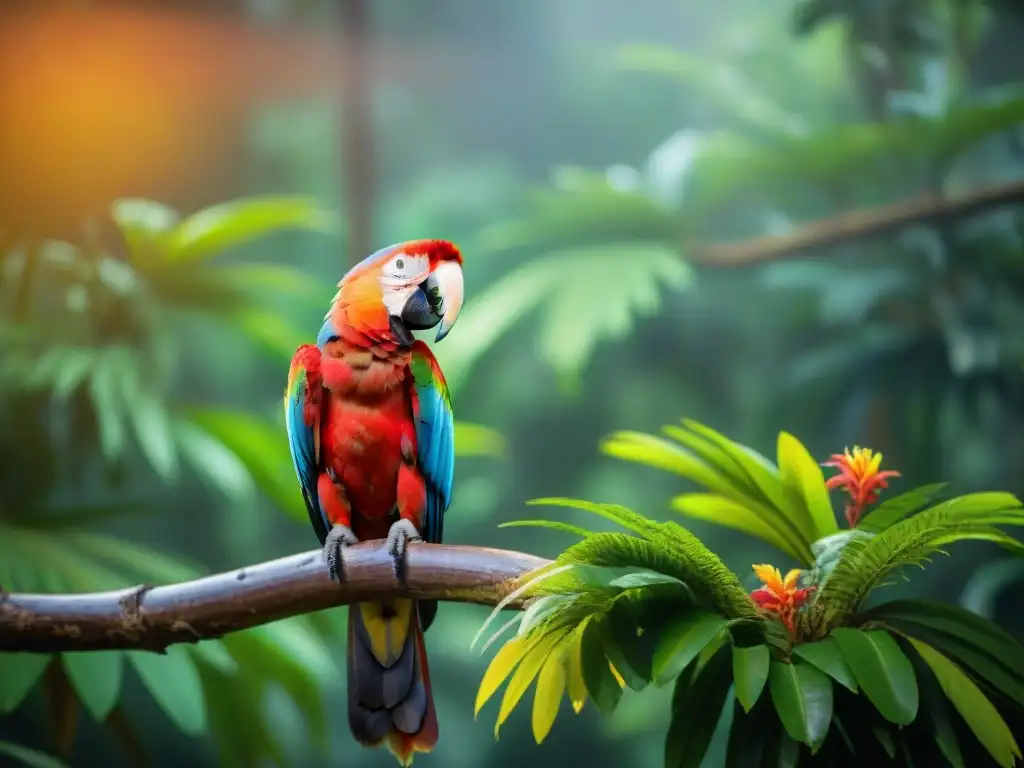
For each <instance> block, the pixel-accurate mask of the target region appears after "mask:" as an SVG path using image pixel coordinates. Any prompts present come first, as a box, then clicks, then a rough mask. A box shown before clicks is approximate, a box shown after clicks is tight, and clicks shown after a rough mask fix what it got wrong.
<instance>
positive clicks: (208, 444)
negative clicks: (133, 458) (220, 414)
mask: <svg viewBox="0 0 1024 768" xmlns="http://www.w3.org/2000/svg"><path fill="white" fill-rule="evenodd" d="M173 428H174V438H175V440H176V441H177V443H178V447H179V449H180V452H181V456H182V457H183V458H184V459H185V461H187V462H188V463H189V464H190V465H191V466H192V468H193V469H194V470H195V471H196V473H198V475H199V477H200V479H201V480H203V481H204V482H205V483H206V484H207V485H208V486H212V487H213V488H214V489H215V490H217V491H219V492H220V493H223V494H224V495H225V496H227V497H228V498H229V499H231V500H232V501H235V502H237V503H239V504H253V503H254V501H255V499H256V483H255V481H254V480H253V478H252V475H250V474H249V470H248V468H247V467H246V465H245V464H244V463H243V462H242V460H241V459H239V458H238V455H237V454H236V453H235V452H234V451H232V450H231V449H230V448H228V447H227V446H226V445H225V444H224V443H223V442H221V441H220V440H218V439H217V438H216V437H215V436H213V435H211V434H210V433H209V432H207V431H206V430H205V429H203V428H201V427H199V426H197V425H196V424H193V423H192V422H191V421H189V420H188V419H187V418H176V419H175V420H174V426H173Z"/></svg>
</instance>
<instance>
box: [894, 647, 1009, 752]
mask: <svg viewBox="0 0 1024 768" xmlns="http://www.w3.org/2000/svg"><path fill="white" fill-rule="evenodd" d="M908 639H909V641H910V644H911V645H912V646H913V647H914V650H916V651H917V652H918V654H919V655H920V656H921V659H922V660H923V661H924V662H925V663H926V664H927V665H928V666H929V667H930V668H931V670H932V672H933V673H934V674H935V677H936V679H937V680H938V682H939V685H940V686H941V687H942V691H943V693H945V694H946V697H947V698H948V699H949V700H950V701H951V702H953V706H954V707H955V708H956V710H957V712H959V713H960V716H961V717H963V719H964V722H966V723H967V725H968V726H969V727H970V729H971V731H973V732H974V735H975V736H977V737H978V741H980V742H981V743H982V745H984V747H985V749H987V750H988V752H989V754H990V755H992V757H993V758H994V759H995V760H996V762H997V763H999V765H1001V766H1003V768H1013V766H1014V764H1015V763H1016V759H1018V758H1020V757H1021V751H1020V747H1018V746H1017V742H1016V740H1015V739H1014V738H1013V734H1012V733H1011V732H1010V729H1009V728H1008V727H1007V725H1006V722H1005V721H1004V720H1003V718H1002V717H1000V715H999V712H998V711H997V710H996V708H995V707H994V706H993V705H992V702H991V701H989V700H988V698H986V697H985V695H984V694H983V693H982V692H981V691H980V690H979V689H978V686H976V685H975V684H974V682H973V681H972V680H971V679H970V678H969V677H968V676H967V675H966V674H964V672H963V670H961V669H960V668H959V667H958V666H957V665H956V664H954V663H953V662H952V661H950V660H949V659H947V658H946V657H945V656H943V655H942V654H941V653H939V652H938V651H936V650H935V649H934V648H932V647H931V646H929V645H927V644H926V643H923V642H921V641H920V640H915V639H914V638H908Z"/></svg>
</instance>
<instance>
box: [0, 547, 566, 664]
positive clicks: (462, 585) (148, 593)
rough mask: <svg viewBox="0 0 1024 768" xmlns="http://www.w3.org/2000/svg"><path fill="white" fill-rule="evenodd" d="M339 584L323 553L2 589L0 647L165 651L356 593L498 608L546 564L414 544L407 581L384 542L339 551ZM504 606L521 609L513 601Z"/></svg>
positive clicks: (515, 555) (349, 599) (357, 596)
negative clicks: (99, 582)
mask: <svg viewBox="0 0 1024 768" xmlns="http://www.w3.org/2000/svg"><path fill="white" fill-rule="evenodd" d="M344 556H345V564H344V573H345V579H344V583H342V584H341V585H339V584H336V583H333V582H331V580H330V579H329V578H328V576H327V570H326V569H325V567H324V564H323V559H322V557H321V553H320V551H319V550H314V551H312V552H305V553H302V554H298V555H291V556H289V557H284V558H281V559H279V560H272V561H270V562H267V563H260V564H258V565H252V566H248V567H246V568H240V569H238V570H235V571H228V572H226V573H219V574H216V575H213V576H207V577H205V578H202V579H196V580H195V581H187V582H183V583H181V584H171V585H167V586H160V587H147V586H139V587H132V588H129V589H123V590H118V591H113V592H97V593H90V594H71V595H42V594H17V593H10V594H6V593H4V594H0V651H34V652H54V651H90V650H105V649H113V648H122V649H143V650H151V651H163V650H164V649H165V648H167V646H169V645H172V644H174V643H194V642H197V641H199V640H205V639H210V638H215V637H220V636H222V635H225V634H228V633H229V632H236V631H238V630H242V629H248V628H250V627H255V626H259V625H261V624H268V623H270V622H272V621H276V620H278V619H283V618H286V617H288V616H296V615H299V614H303V613H311V612H313V611H319V610H322V609H324V608H331V607H333V606H338V605H346V604H349V603H356V602H359V601H362V600H370V599H385V598H391V597H418V598H430V599H436V600H446V601H454V602H468V603H480V604H484V605H497V604H498V603H499V602H500V601H501V600H502V599H503V598H505V597H506V596H507V595H509V594H510V593H511V592H512V591H513V590H514V589H515V588H516V587H517V586H518V584H519V578H520V577H521V576H522V575H523V574H524V573H526V572H528V571H532V570H534V569H536V568H539V567H541V566H544V565H546V564H547V563H548V562H549V561H548V560H544V559H543V558H539V557H534V556H533V555H527V554H524V553H521V552H510V551H507V550H501V549H486V548H483V547H468V546H451V545H440V544H411V545H409V548H408V552H407V559H406V564H407V565H406V585H405V586H402V585H401V584H399V583H398V581H397V580H396V579H395V576H394V574H393V572H392V565H391V564H392V561H391V557H390V555H388V553H387V551H386V550H385V549H384V542H364V543H362V544H358V545H356V546H354V547H350V548H349V549H347V550H345V554H344ZM510 607H515V608H518V607H519V605H518V604H511V606H510Z"/></svg>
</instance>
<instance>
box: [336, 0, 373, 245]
mask: <svg viewBox="0 0 1024 768" xmlns="http://www.w3.org/2000/svg"><path fill="white" fill-rule="evenodd" d="M370 13H371V10H370V4H369V2H368V0H344V2H343V3H342V6H341V21H342V41H343V44H344V46H345V57H344V61H345V68H344V72H343V73H342V75H343V77H342V99H341V104H342V115H341V125H342V134H343V137H342V141H343V145H342V162H343V165H344V167H343V169H342V170H343V177H344V178H343V181H344V195H345V209H346V213H347V218H348V228H349V241H348V242H349V253H348V261H349V264H354V263H356V262H357V261H359V260H360V259H362V258H363V257H365V256H367V255H369V254H370V253H371V252H372V251H373V225H374V202H375V201H374V197H375V185H374V177H375V170H376V169H375V167H374V154H373V103H372V85H373V83H372V80H373V78H372V76H371V72H372V67H371V51H372V41H371V34H372V32H371V20H370Z"/></svg>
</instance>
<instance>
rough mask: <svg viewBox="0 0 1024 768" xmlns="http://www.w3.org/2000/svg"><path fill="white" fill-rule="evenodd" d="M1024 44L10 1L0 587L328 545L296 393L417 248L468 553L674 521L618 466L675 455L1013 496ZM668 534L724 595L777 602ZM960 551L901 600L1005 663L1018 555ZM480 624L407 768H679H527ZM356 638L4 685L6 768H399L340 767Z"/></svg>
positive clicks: (652, 1) (453, 635)
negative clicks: (558, 510)
mask: <svg viewBox="0 0 1024 768" xmlns="http://www.w3.org/2000/svg"><path fill="white" fill-rule="evenodd" d="M1022 44H1024V14H1022V13H1021V6H1020V5H1019V4H1017V3H1015V2H1012V1H1011V0H998V1H997V0H990V1H989V2H980V1H979V0H884V1H882V0H798V1H796V2H794V1H793V0H778V1H777V2H765V1H764V0H718V2H715V3H692V2H691V3H685V2H681V1H680V0H644V1H643V2H634V3H622V2H616V0H554V1H551V0H547V1H543V2H542V1H541V0H519V2H515V3H497V2H471V1H470V0H434V1H433V2H430V3H416V2H409V1H408V0H405V1H404V2H403V1H402V0H377V2H373V3H371V2H369V0H220V1H219V2H200V1H199V0H194V1H190V2H185V1H183V0H175V1H174V2H167V1H163V0H161V1H157V0H154V1H153V2H142V1H141V0H136V1H135V2H114V1H113V0H111V1H109V2H104V1H102V0H95V1H92V2H87V1H85V0H80V1H77V2H71V1H68V2H43V1H42V0H29V1H28V2H16V1H15V0H5V2H4V3H3V6H2V9H0V235H2V243H0V291H2V293H0V295H2V299H0V308H2V311H0V315H2V319H0V344H2V345H3V350H2V364H0V373H2V376H0V413H2V416H0V443H2V445H3V453H2V461H0V584H2V585H3V588H4V589H7V590H19V591H56V592H59V591H84V590H94V589H105V588H111V587H119V586H126V585H131V584H137V583H141V582H151V583H164V582H169V581H174V580H180V579H185V578H189V577H190V576H193V575H196V574H203V573H209V572H213V571H217V570H222V569H228V568H233V567H237V566H242V565H245V564H248V563H253V562H258V561H261V560H265V559H271V558H275V557H279V556H283V555H286V554H291V553H293V552H297V551H302V550H307V549H312V548H313V547H314V546H315V545H316V540H315V537H314V535H313V532H312V530H311V528H310V526H309V523H308V520H307V519H306V514H305V511H304V509H303V507H302V503H301V498H300V495H299V493H298V489H297V487H296V485H295V481H294V478H293V474H292V468H291V465H290V463H289V460H288V456H287V445H286V440H285V435H284V427H283V421H282V419H281V414H280V410H281V405H280V398H281V393H282V390H283V386H284V380H285V377H286V372H287V367H288V361H289V358H290V356H291V353H292V351H293V350H294V348H295V346H297V345H298V344H299V343H300V342H302V341H307V340H311V339H312V338H313V337H314V335H315V333H316V331H317V329H318V328H319V326H320V322H321V319H322V317H323V313H324V311H325V310H326V307H327V303H328V301H329V299H330V297H331V295H332V292H333V285H334V283H335V282H336V281H337V280H338V279H339V278H340V276H341V274H342V273H343V272H344V270H345V269H347V267H348V266H349V265H351V264H352V263H354V261H356V260H358V259H360V258H362V257H363V256H365V255H367V254H368V253H370V252H372V251H373V250H376V249H377V248H379V247H381V246H384V245H387V244H389V243H392V242H396V241H400V240H404V239H412V238H419V237H442V238H448V239H451V240H454V241H455V242H456V243H458V244H459V245H460V246H461V247H462V249H463V251H464V253H465V257H466V268H465V272H466V280H467V296H468V305H467V306H466V308H465V309H464V311H463V314H462V316H461V318H460V321H459V323H458V325H457V326H456V327H455V330H454V331H453V332H452V334H451V335H450V336H449V337H448V338H447V339H446V340H445V341H444V342H442V343H441V344H440V345H438V346H437V347H436V351H437V354H438V356H439V358H440V360H441V363H442V366H443V367H444V369H445V372H446V374H447V376H448V380H449V383H450V384H451V386H452V388H453V397H454V404H455V410H456V417H457V419H458V420H459V422H460V423H459V432H458V436H457V443H458V452H459V457H458V460H457V469H456V487H455V494H454V501H453V505H452V507H451V509H450V511H449V513H448V517H447V520H448V522H447V523H446V528H445V537H446V540H447V541H449V542H452V543H474V544H481V545H489V546H499V547H505V548H512V549H521V550H526V551H529V552H533V553H536V554H539V555H544V556H553V555H555V554H556V553H557V552H558V551H560V549H561V548H562V547H564V546H565V545H566V544H567V543H568V541H566V539H565V537H563V536H562V535H561V534H559V533H558V532H557V531H550V532H538V531H537V530H535V529H522V528H510V529H499V528H498V524H499V523H502V522H507V521H509V520H513V519H516V518H524V517H535V516H536V515H535V514H531V512H533V510H530V509H528V508H527V507H526V506H525V505H524V502H526V501H527V500H529V499H532V498H536V497H541V496H578V497H584V498H589V499H593V500H595V501H602V502H616V503H621V504H625V505H627V506H629V507H631V508H633V509H635V510H637V511H640V512H642V513H644V514H646V515H648V516H652V517H655V518H659V519H669V518H672V517H675V518H676V519H679V520H681V521H682V518H680V517H679V515H678V513H676V512H674V511H673V509H672V507H671V500H672V498H673V497H674V496H675V495H678V494H680V493H683V492H685V491H691V490H693V488H692V486H688V485H687V483H686V482H685V481H683V480H682V479H681V478H677V477H674V476H673V475H672V474H671V473H670V472H666V471H663V470H659V469H656V468H652V467H647V466H643V465H641V464H638V463H636V462H628V461H623V460H622V459H621V458H617V457H615V456H611V455H608V454H607V453H605V452H602V450H601V445H602V440H603V439H604V438H606V437H607V436H608V435H609V434H611V433H613V432H615V431H617V430H638V431H642V432H648V433H657V432H658V431H659V430H660V429H661V427H662V426H663V425H666V424H673V423H678V420H679V419H680V418H683V417H686V418H693V419H696V420H698V421H700V422H703V423H705V424H707V425H709V426H711V427H713V428H715V429H716V430H719V431H720V432H723V433H724V434H726V435H728V436H729V437H730V438H732V439H734V440H737V441H739V442H741V443H744V444H748V445H751V446H752V447H755V448H757V449H758V450H760V451H761V452H763V453H766V454H767V455H774V446H775V439H776V435H777V434H778V432H779V431H780V430H783V429H784V430H787V431H789V432H792V433H793V434H795V435H797V436H798V437H799V438H800V439H801V440H802V441H804V442H805V443H806V444H807V445H808V447H809V448H810V449H811V450H812V452H813V453H814V455H815V456H816V457H819V460H821V461H824V460H826V459H827V457H828V455H829V454H830V453H832V452H836V451H841V450H842V449H843V448H844V447H845V446H851V447H852V446H853V445H855V444H860V445H865V444H866V445H870V446H872V447H873V448H875V449H877V450H881V451H882V452H884V454H885V466H886V467H887V468H890V469H898V470H900V471H901V472H902V473H903V477H902V478H901V479H898V480H896V481H895V482H894V487H895V488H910V487H912V486H914V485H917V484H921V483H926V482H935V481H949V482H950V483H952V484H953V488H954V490H955V492H957V493H964V492H968V491H972V490H984V489H1004V490H1008V491H1011V492H1014V493H1018V494H1019V493H1022V492H1024V480H1022V473H1021V468H1022V462H1024V388H1022V383H1024V382H1022V379H1024V369H1022V366H1024V239H1022V238H1024V215H1022V206H1021V204H1022V203H1024V92H1022V91H1021V90H1019V88H1018V86H1019V84H1020V82H1021V78H1022V76H1024V56H1021V55H1020V54H1019V53H1018V51H1019V50H1020V49H1019V47H1018V46H1021V45H1022ZM307 200H312V201H313V206H311V204H310V203H308V202H306V201H307ZM211 206H212V207H211ZM200 211H201V212H202V214H201V215H199V216H195V217H192V215H193V214H195V213H197V212H200ZM566 518H567V519H568V520H569V521H570V522H571V521H572V514H571V513H568V514H567V515H566ZM684 522H685V524H686V525H688V526H689V527H690V528H691V529H692V530H693V531H695V532H696V533H697V534H698V535H699V536H701V537H702V538H703V539H704V540H705V541H706V542H707V543H708V545H709V546H711V547H712V549H714V550H716V551H717V552H719V553H720V554H722V555H723V557H724V558H725V559H726V561H727V562H728V563H729V564H730V565H731V566H732V567H733V568H734V569H735V570H736V571H737V572H738V573H740V574H741V575H742V576H743V577H744V578H746V575H747V574H750V564H751V563H755V562H762V561H764V560H766V559H767V560H770V561H772V562H773V563H774V564H775V565H778V566H780V567H783V568H785V567H787V566H788V565H789V564H788V563H785V562H781V561H780V558H779V557H778V556H777V555H776V553H775V552H773V551H769V550H766V548H765V547H764V545H762V544H761V543H760V542H758V541H756V540H754V539H751V538H749V537H746V536H743V535H742V534H739V533H735V532H733V531H730V530H729V529H727V528H723V527H720V526H715V525H711V524H708V523H705V522H702V521H699V520H686V521H684ZM960 546H961V550H960V552H959V557H958V558H957V559H956V560H955V561H953V562H955V565H947V564H946V563H945V562H944V561H943V560H941V559H940V560H939V561H938V562H936V563H935V564H934V565H932V566H931V567H930V568H929V569H928V570H927V571H926V572H924V573H923V574H921V575H920V576H919V577H917V578H916V579H915V581H914V585H913V589H914V590H915V591H916V592H917V593H918V594H922V595H927V596H932V597H940V598H942V599H946V600H951V601H962V602H964V603H965V604H968V605H969V606H970V607H972V608H974V609H975V610H978V611H981V612H983V613H985V614H987V615H991V616H994V617H995V618H996V620H997V621H999V622H1000V623H1002V624H1003V625H1004V626H1007V627H1008V628H1010V629H1011V630H1012V631H1014V632H1017V633H1020V632H1021V631H1024V621H1022V619H1021V618H1020V617H1021V616H1022V615H1024V614H1022V609H1024V601H1022V599H1021V597H1020V591H1021V590H1020V588H1019V587H1020V585H1024V568H1022V567H1021V566H1020V563H1019V561H1014V560H1012V559H1010V557H1009V556H1008V555H1007V554H1005V553H1003V552H1002V551H1001V550H996V549H994V548H992V547H991V546H986V545H984V544H981V543H979V544H978V545H977V546H976V547H971V546H969V545H960ZM751 586H753V584H752V585H751ZM906 589H908V587H907V586H905V585H896V586H893V587H891V588H889V589H888V590H886V591H887V592H888V593H889V594H890V595H892V594H893V593H896V592H898V591H900V590H906ZM486 612H487V611H486V609H484V608H479V607H473V606H464V605H455V604H450V605H444V606H442V609H441V611H440V614H439V617H438V620H437V622H436V624H435V625H434V627H433V628H432V629H431V631H430V632H429V633H428V636H427V643H428V648H429V653H430V660H431V672H432V677H433V681H434V691H435V697H436V700H437V706H438V709H439V719H440V724H441V726H440V727H441V740H440V743H439V746H438V748H437V751H436V753H435V754H434V755H433V756H421V757H419V758H418V759H417V765H419V764H422V765H424V766H429V765H436V766H445V768H460V767H462V766H466V767H467V768H468V767H469V766H480V765H487V766H493V767H494V768H500V767H501V766H519V765H522V764H523V763H524V762H532V763H534V764H536V765H558V764H566V762H567V761H572V760H575V761H577V762H581V763H582V764H585V765H589V766H594V767H595V768H596V767H598V766H624V765H632V766H638V767H643V766H657V765H661V764H662V750H663V737H664V733H665V729H666V727H667V724H668V720H669V714H668V706H669V700H668V697H669V696H670V693H669V691H670V690H671V689H665V690H660V691H659V690H651V691H647V692H644V693H640V694H634V693H631V692H628V691H627V693H626V696H625V697H624V699H623V701H622V703H621V705H620V709H619V710H618V711H617V712H616V713H615V715H614V716H613V717H612V718H610V719H608V720H604V719H602V718H601V717H600V716H599V715H598V714H597V713H596V711H595V710H594V708H592V707H589V706H588V707H587V708H585V709H584V711H583V712H582V713H581V715H580V716H578V717H569V718H564V719H560V720H559V725H558V727H557V728H556V729H555V730H554V732H553V733H552V735H551V737H550V738H549V739H548V740H547V741H546V742H545V743H544V745H543V746H541V747H538V746H536V745H535V744H534V743H533V740H532V737H531V735H530V728H529V716H528V715H527V714H526V713H527V712H528V708H527V707H523V708H521V709H520V710H519V711H518V712H516V713H514V714H513V716H512V718H511V720H510V721H509V723H508V724H507V725H506V726H505V730H504V732H503V733H502V739H501V741H500V742H497V741H496V740H495V739H494V737H493V734H492V728H491V723H492V722H493V716H494V713H493V712H492V711H490V709H488V711H487V712H488V713H487V714H485V715H482V716H481V718H480V720H479V721H478V722H474V719H473V714H472V706H473V700H474V697H475V691H476V688H477V685H478V683H479V680H480V676H481V674H482V672H483V670H484V668H485V666H486V663H487V661H488V658H489V654H485V655H483V656H481V655H479V654H476V653H475V652H474V653H470V652H469V650H468V648H469V643H470V640H471V638H472V636H473V634H474V632H475V631H476V629H477V628H478V627H479V625H480V623H481V622H482V621H483V619H484V618H485V616H486ZM343 632H344V611H343V610H337V611H327V612H324V613H323V614H322V615H315V616H309V617H302V618H298V619H294V620H288V621H284V622H279V623H277V624H274V625H271V626H269V627H265V628H261V629H259V630H255V631H251V632H245V633H241V634H239V635H237V636H232V637H229V638H226V639H225V640H224V641H223V642H222V643H216V642H215V643H204V644H202V645H201V646H199V647H197V648H176V649H174V650H173V652H172V653H171V654H169V655H168V656H167V657H166V658H164V657H157V656H153V655H151V654H149V655H147V654H131V653H128V654H121V653H113V654H100V655H95V654H90V655H83V656H77V657H68V658H67V659H65V661H64V663H63V664H61V663H55V664H50V665H48V666H47V663H48V661H49V660H48V659H47V658H46V657H36V658H33V659H26V658H24V657H13V656H10V655H7V656H3V655H0V710H2V711H4V712H6V714H3V715H2V717H0V742H2V744H3V746H2V747H0V749H2V751H3V753H4V754H5V755H6V757H5V756H0V762H2V761H4V760H7V759H10V760H12V761H13V760H14V759H15V757H19V756H20V758H24V759H26V760H33V761H35V763H34V764H36V765H44V764H48V763H44V762H43V760H44V759H45V758H44V756H41V755H40V754H39V753H45V754H48V755H54V756H60V757H62V758H63V759H64V760H65V762H66V763H68V764H72V765H83V766H84V765H114V764H118V765H120V764H127V765H132V764H134V765H146V764H149V765H153V766H173V765H179V764H190V765H194V766H213V765H246V766H249V765H270V764H272V763H273V762H275V761H276V762H281V763H283V764H289V765H299V766H307V765H308V766H314V765H323V766H347V767H351V768H356V767H358V766H386V765H391V764H392V758H391V757H390V756H389V755H388V754H387V753H386V752H385V751H383V750H378V751H363V750H360V749H359V748H358V747H357V745H356V744H355V743H354V742H353V741H352V739H351V737H350V736H349V733H348V729H347V725H346V718H345V714H344V712H345V710H344V702H345V693H344V658H343V655H342V654H343V651H342V648H343V642H344V634H343ZM719 741H721V740H719ZM723 748H724V744H722V743H718V744H717V746H716V747H715V748H714V749H713V753H712V754H711V755H710V756H709V757H708V760H707V762H706V765H709V766H714V765H720V764H721V760H722V755H723ZM29 750H38V751H39V753H36V752H30V751H29ZM12 764H13V763H12Z"/></svg>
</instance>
